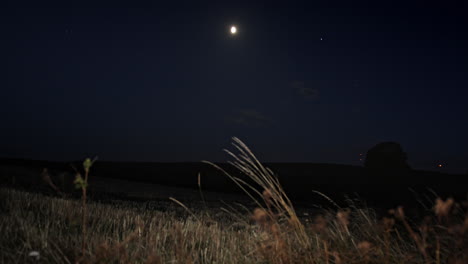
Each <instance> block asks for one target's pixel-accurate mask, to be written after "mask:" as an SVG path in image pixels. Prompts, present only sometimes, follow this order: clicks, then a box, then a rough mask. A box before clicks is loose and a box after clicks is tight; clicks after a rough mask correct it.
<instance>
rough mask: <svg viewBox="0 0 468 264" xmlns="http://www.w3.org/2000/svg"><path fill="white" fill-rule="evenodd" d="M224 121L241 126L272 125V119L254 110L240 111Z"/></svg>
mask: <svg viewBox="0 0 468 264" xmlns="http://www.w3.org/2000/svg"><path fill="white" fill-rule="evenodd" d="M226 120H227V121H228V122H229V123H232V124H235V125H241V126H252V127H264V126H269V125H272V124H273V123H274V121H273V119H272V118H269V117H267V116H265V115H264V114H262V113H260V112H259V111H257V110H254V109H240V110H237V111H235V112H234V114H233V115H232V116H230V117H228V118H226Z"/></svg>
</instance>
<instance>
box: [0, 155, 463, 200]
mask: <svg viewBox="0 0 468 264" xmlns="http://www.w3.org/2000/svg"><path fill="white" fill-rule="evenodd" d="M218 165H221V166H222V167H223V168H225V169H226V170H227V171H228V172H230V173H233V174H234V175H236V176H240V177H243V176H242V175H239V174H238V172H237V170H236V169H235V168H233V167H232V166H230V165H228V164H218ZM264 165H265V166H266V167H269V168H270V169H271V170H272V171H273V172H274V173H275V174H276V175H278V177H279V179H280V182H281V184H282V185H283V187H284V188H285V190H286V192H287V194H288V195H289V197H291V198H292V200H293V202H294V203H295V204H298V205H307V204H314V205H321V206H325V207H326V206H330V205H331V204H330V202H328V201H327V200H326V199H325V198H323V197H322V196H321V195H319V194H317V193H315V192H313V191H314V190H315V191H319V192H320V193H323V194H325V195H327V196H328V197H330V198H331V199H332V200H334V201H336V202H337V203H338V204H340V205H346V203H347V201H345V200H346V198H352V199H354V198H358V199H357V200H358V201H359V203H362V202H363V201H364V202H365V203H366V204H367V205H369V206H372V207H379V208H393V207H395V206H398V205H405V206H407V207H415V206H423V204H426V205H427V206H429V205H430V204H431V203H433V202H434V200H435V197H436V196H440V197H442V198H446V197H454V198H455V199H456V200H467V194H468V188H467V185H466V184H463V182H464V180H465V178H466V175H451V174H443V173H439V172H428V171H412V170H409V171H405V170H394V171H390V170H380V171H379V170H371V169H367V168H364V167H357V166H348V165H335V164H312V163H271V164H268V163H267V164H264ZM73 167H75V168H77V169H81V162H48V161H33V160H19V159H0V179H1V180H0V184H3V185H16V186H23V187H25V186H43V187H44V183H43V181H42V179H41V172H42V170H43V169H44V168H48V170H49V174H50V175H51V177H52V180H53V181H54V183H55V184H56V185H57V186H58V187H59V188H61V189H63V190H64V191H66V192H72V191H73V183H72V182H73V179H74V169H73ZM60 174H62V176H59V175H60ZM198 174H200V176H201V189H202V190H203V195H204V198H205V199H208V200H241V199H245V196H243V195H239V194H241V193H240V192H241V191H240V189H239V188H238V187H237V186H236V185H235V184H234V183H233V182H232V181H231V180H230V179H229V178H228V177H227V176H225V175H223V173H221V172H219V171H218V170H217V169H215V168H213V167H212V166H211V165H209V164H205V163H201V162H200V163H137V162H106V161H97V162H96V163H95V164H94V165H93V167H92V168H91V173H90V190H91V191H92V192H93V191H94V192H96V193H112V194H113V195H116V194H121V195H123V196H125V197H126V199H129V198H132V197H133V198H137V197H139V198H140V199H147V198H157V199H163V198H167V197H169V196H172V197H175V198H178V199H179V198H180V199H181V200H184V198H185V200H193V199H200V197H201V195H200V193H199V187H198Z"/></svg>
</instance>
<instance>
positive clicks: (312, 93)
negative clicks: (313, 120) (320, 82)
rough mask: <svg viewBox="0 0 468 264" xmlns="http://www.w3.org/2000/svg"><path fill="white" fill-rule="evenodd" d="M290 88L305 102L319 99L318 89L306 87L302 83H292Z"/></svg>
mask: <svg viewBox="0 0 468 264" xmlns="http://www.w3.org/2000/svg"><path fill="white" fill-rule="evenodd" d="M290 86H291V88H292V89H293V90H294V93H295V94H296V95H297V96H300V97H302V98H304V99H306V100H311V101H315V100H318V99H319V98H320V91H319V90H318V89H312V88H309V87H306V86H305V84H304V82H303V81H293V82H291V83H290Z"/></svg>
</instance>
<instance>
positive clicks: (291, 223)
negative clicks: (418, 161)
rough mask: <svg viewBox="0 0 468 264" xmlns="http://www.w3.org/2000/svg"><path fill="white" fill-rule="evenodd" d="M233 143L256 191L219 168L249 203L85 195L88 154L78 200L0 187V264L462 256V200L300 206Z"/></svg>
mask: <svg viewBox="0 0 468 264" xmlns="http://www.w3.org/2000/svg"><path fill="white" fill-rule="evenodd" d="M236 143H237V144H236V145H235V146H236V148H237V149H238V150H239V151H240V155H234V154H232V153H230V152H229V154H231V156H232V157H233V158H234V162H232V163H231V164H232V165H233V166H235V167H236V168H238V169H239V170H240V171H241V172H242V173H243V174H245V175H247V176H248V177H250V179H251V180H252V181H253V182H254V183H255V184H256V186H261V189H255V188H252V185H249V184H247V183H246V182H245V181H243V180H242V179H241V178H238V177H235V176H231V175H230V174H229V173H228V172H225V171H224V173H226V174H227V176H228V177H229V178H230V179H231V180H232V181H233V182H234V184H235V185H237V186H238V187H240V188H241V189H243V190H244V191H245V192H246V193H247V194H248V195H250V197H251V199H252V201H253V202H254V203H255V206H250V207H243V206H242V205H235V204H225V206H224V208H223V207H222V206H219V203H218V204H216V205H213V204H208V203H210V202H207V204H203V203H201V204H196V203H184V204H183V203H180V202H178V201H177V200H175V199H173V200H172V202H168V201H166V202H163V201H161V202H156V201H153V202H132V201H125V200H107V201H99V200H96V199H95V200H93V199H92V198H91V199H89V197H88V200H87V199H86V197H87V193H86V188H87V184H88V183H87V177H88V171H89V169H90V167H91V165H92V164H91V163H90V161H89V160H87V161H85V162H84V168H85V176H84V177H81V176H80V177H77V179H79V180H78V181H76V183H77V185H78V186H77V187H79V188H80V190H82V199H81V200H77V199H73V198H71V197H69V196H66V195H65V196H64V195H62V196H60V195H45V194H43V193H37V192H35V193H33V192H27V191H24V190H18V189H12V188H6V187H1V188H0V234H1V236H0V263H317V264H319V263H324V264H332V263H334V264H340V263H341V264H345V263H384V264H385V263H425V264H429V263H434V264H439V263H450V264H462V263H463V264H464V263H468V204H467V203H466V202H465V203H463V202H462V203H459V202H457V201H454V200H453V199H446V200H442V199H437V200H435V201H434V205H433V206H432V207H430V208H426V210H425V212H424V213H425V214H426V215H427V216H426V217H423V218H421V219H411V218H410V217H407V216H406V215H405V210H404V208H403V207H398V208H393V209H391V210H389V213H388V215H387V216H386V217H378V216H377V214H376V213H375V211H374V210H373V209H371V208H368V207H360V206H359V207H358V206H354V205H353V204H350V205H349V206H348V207H345V208H343V207H340V206H338V205H336V207H335V208H333V209H322V210H320V211H315V212H314V213H313V214H303V213H302V214H299V213H298V211H296V210H295V207H294V206H293V204H292V202H291V201H290V200H289V198H288V197H287V196H286V194H285V192H284V190H283V189H282V186H281V184H280V183H279V180H278V179H277V178H276V177H275V176H274V175H273V172H271V171H270V170H269V169H268V168H265V167H263V166H262V164H260V163H259V162H258V160H257V159H256V158H255V156H254V155H253V154H252V153H251V152H250V150H249V149H248V148H247V147H246V146H245V145H243V143H242V142H240V141H236ZM211 165H213V166H214V167H216V168H217V169H219V170H221V171H222V170H223V169H222V168H220V167H217V166H216V165H215V164H211ZM176 198H177V197H176ZM330 204H333V201H330ZM311 206H312V205H311Z"/></svg>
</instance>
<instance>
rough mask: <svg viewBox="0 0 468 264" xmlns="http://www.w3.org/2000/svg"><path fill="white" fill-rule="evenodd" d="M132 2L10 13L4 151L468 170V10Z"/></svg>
mask: <svg viewBox="0 0 468 264" xmlns="http://www.w3.org/2000/svg"><path fill="white" fill-rule="evenodd" d="M130 3H134V2H131V1H126V2H125V3H119V1H112V2H110V3H107V4H105V5H104V4H103V5H102V6H96V5H95V6H92V7H91V6H77V5H71V4H69V5H68V6H67V5H66V3H65V4H62V6H39V5H38V6H28V5H27V4H26V3H23V2H21V3H17V6H2V7H1V8H0V22H1V32H2V33H1V34H0V40H1V44H0V46H1V52H0V55H1V60H0V65H1V80H0V87H1V95H0V100H1V103H0V113H1V130H0V157H13V158H32V159H41V160H77V159H83V158H85V157H88V156H90V157H93V156H96V155H97V156H98V157H99V159H100V160H113V161H154V162H158V161H170V162H172V161H200V160H210V161H225V160H226V159H227V158H228V157H227V156H226V155H225V154H224V153H223V152H222V149H223V148H230V149H232V148H231V147H230V142H231V137H232V136H237V137H239V138H240V139H241V140H243V141H245V142H246V143H247V145H248V146H250V147H251V148H252V150H253V151H254V152H255V153H256V154H257V156H258V157H259V158H260V160H261V161H269V162H324V163H341V164H354V165H358V164H361V162H360V161H359V158H360V156H359V154H360V153H366V151H367V150H368V149H369V148H370V147H372V146H374V145H375V144H377V143H379V142H383V141H396V142H399V143H400V144H401V145H402V147H403V149H404V150H405V151H406V152H407V154H408V161H409V164H410V165H411V166H412V167H414V168H424V169H430V168H435V166H436V164H438V163H442V164H444V167H445V169H446V170H447V171H456V172H462V173H464V172H466V171H467V169H468V137H467V136H468V100H467V98H468V27H467V24H468V23H467V22H468V18H467V17H468V15H467V14H468V8H467V4H466V1H464V3H463V2H462V1H460V2H458V3H457V2H450V1H437V2H436V3H434V4H431V3H429V1H406V2H404V3H397V2H394V1H372V2H369V3H358V2H357V1H344V2H337V1H323V2H322V3H321V2H319V1H307V2H304V3H300V2H290V1H282V2H278V3H275V2H272V1H267V2H263V3H260V2H256V3H255V4H254V3H245V4H244V3H241V2H237V1H229V2H227V3H222V2H219V1H216V2H212V3H208V2H206V3H202V2H198V1H191V2H188V3H184V2H180V1H167V3H166V4H164V3H163V2H159V1H153V2H152V3H151V4H145V5H140V6H138V7H137V6H134V7H132V6H129V4H130ZM325 3H328V4H325ZM232 25H235V26H237V29H238V32H237V34H235V35H232V34H231V33H230V27H231V26H232Z"/></svg>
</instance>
